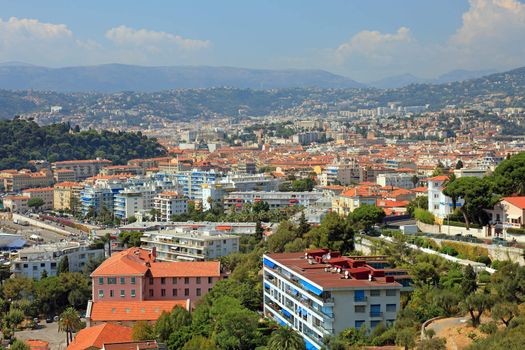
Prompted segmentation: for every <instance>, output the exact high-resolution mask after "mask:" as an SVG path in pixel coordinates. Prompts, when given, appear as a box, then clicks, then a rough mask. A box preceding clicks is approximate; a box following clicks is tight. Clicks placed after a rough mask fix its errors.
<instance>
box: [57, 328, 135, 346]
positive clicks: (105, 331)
mask: <svg viewBox="0 0 525 350" xmlns="http://www.w3.org/2000/svg"><path fill="white" fill-rule="evenodd" d="M131 331H132V330H131V328H130V327H124V326H120V325H116V324H112V323H102V324H99V325H97V326H94V327H89V328H84V329H82V330H81V331H80V332H78V334H77V335H76V337H75V339H73V342H72V343H71V344H69V346H68V347H67V350H85V349H91V348H93V347H95V348H99V349H101V348H102V346H103V345H104V344H105V343H115V342H128V341H132V340H133V339H132V337H131Z"/></svg>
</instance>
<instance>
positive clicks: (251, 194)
mask: <svg viewBox="0 0 525 350" xmlns="http://www.w3.org/2000/svg"><path fill="white" fill-rule="evenodd" d="M321 198H323V193H322V192H263V191H248V192H231V193H229V194H228V195H227V196H225V197H224V206H225V207H227V208H229V209H231V210H236V209H241V208H242V207H243V205H244V204H254V203H257V202H266V203H268V205H269V206H270V209H277V208H286V207H290V206H294V205H299V206H303V207H309V206H310V205H313V204H314V203H316V202H317V201H318V200H320V199H321Z"/></svg>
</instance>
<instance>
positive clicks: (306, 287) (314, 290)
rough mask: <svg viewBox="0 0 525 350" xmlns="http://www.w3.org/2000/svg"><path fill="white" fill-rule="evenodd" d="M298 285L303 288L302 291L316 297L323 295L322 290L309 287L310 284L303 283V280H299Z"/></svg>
mask: <svg viewBox="0 0 525 350" xmlns="http://www.w3.org/2000/svg"><path fill="white" fill-rule="evenodd" d="M299 283H300V284H301V285H302V286H303V287H304V289H306V290H308V291H310V292H312V293H314V294H316V295H321V294H322V293H323V291H322V290H320V289H319V288H317V287H315V286H313V285H311V284H310V283H308V282H306V281H304V280H299Z"/></svg>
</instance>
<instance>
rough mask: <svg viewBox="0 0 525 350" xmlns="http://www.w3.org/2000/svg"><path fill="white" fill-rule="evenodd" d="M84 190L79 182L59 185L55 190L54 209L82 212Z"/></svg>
mask: <svg viewBox="0 0 525 350" xmlns="http://www.w3.org/2000/svg"><path fill="white" fill-rule="evenodd" d="M82 188H83V186H82V185H81V184H80V183H78V182H72V181H69V182H60V183H57V184H56V185H55V187H54V189H53V209H55V210H80V191H81V190H82ZM75 206H77V207H75Z"/></svg>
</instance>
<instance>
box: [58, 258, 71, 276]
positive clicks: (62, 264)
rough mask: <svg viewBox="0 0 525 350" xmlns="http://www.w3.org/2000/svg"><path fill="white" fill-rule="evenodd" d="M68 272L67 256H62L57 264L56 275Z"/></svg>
mask: <svg viewBox="0 0 525 350" xmlns="http://www.w3.org/2000/svg"><path fill="white" fill-rule="evenodd" d="M64 272H69V258H68V257H67V255H64V257H62V259H60V261H59V262H58V274H59V275H60V274H61V273H64Z"/></svg>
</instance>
